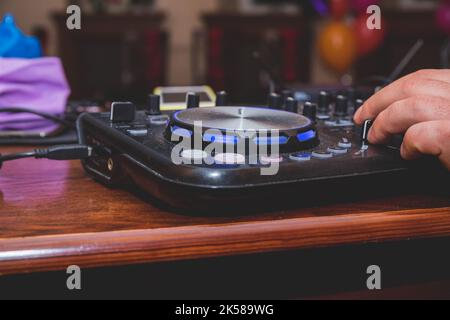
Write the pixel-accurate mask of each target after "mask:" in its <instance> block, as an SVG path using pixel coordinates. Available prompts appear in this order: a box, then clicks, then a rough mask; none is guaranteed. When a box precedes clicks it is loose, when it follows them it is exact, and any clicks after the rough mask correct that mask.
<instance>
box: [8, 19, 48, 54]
mask: <svg viewBox="0 0 450 320" xmlns="http://www.w3.org/2000/svg"><path fill="white" fill-rule="evenodd" d="M0 57H1V58H25V59H32V58H40V57H42V49H41V44H40V43H39V40H38V39H37V38H35V37H30V36H26V35H24V34H23V33H22V31H20V29H19V28H18V27H17V26H16V23H15V21H14V17H13V16H12V15H11V14H6V15H5V16H4V17H3V20H2V22H1V23H0Z"/></svg>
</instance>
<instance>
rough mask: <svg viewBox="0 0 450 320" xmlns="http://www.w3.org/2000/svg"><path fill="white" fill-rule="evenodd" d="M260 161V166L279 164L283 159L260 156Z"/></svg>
mask: <svg viewBox="0 0 450 320" xmlns="http://www.w3.org/2000/svg"><path fill="white" fill-rule="evenodd" d="M260 161H261V163H262V164H271V163H281V162H283V157H281V156H261V158H260Z"/></svg>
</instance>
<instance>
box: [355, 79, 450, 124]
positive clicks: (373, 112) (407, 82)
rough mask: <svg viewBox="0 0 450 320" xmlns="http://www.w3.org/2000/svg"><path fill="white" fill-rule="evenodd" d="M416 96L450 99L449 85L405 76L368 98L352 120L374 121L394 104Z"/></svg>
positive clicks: (360, 122)
mask: <svg viewBox="0 0 450 320" xmlns="http://www.w3.org/2000/svg"><path fill="white" fill-rule="evenodd" d="M418 95H419V96H420V95H422V96H432V97H441V98H446V99H450V83H448V82H444V81H440V80H435V79H427V78H422V77H420V76H417V75H409V76H406V77H404V78H401V79H400V80H398V81H396V82H394V83H392V84H390V85H388V86H387V87H385V88H383V89H381V90H380V91H379V92H377V93H376V94H374V95H373V96H372V97H370V98H369V99H368V100H367V101H366V103H365V104H364V105H363V106H362V107H361V108H360V109H359V110H358V112H357V113H356V114H355V117H354V120H355V122H356V123H357V124H362V123H363V122H364V121H365V120H367V119H375V118H376V117H377V116H378V114H380V113H381V112H382V111H383V110H385V109H386V108H387V107H389V106H390V105H391V104H393V103H394V102H396V101H399V100H404V99H407V98H409V97H411V96H418Z"/></svg>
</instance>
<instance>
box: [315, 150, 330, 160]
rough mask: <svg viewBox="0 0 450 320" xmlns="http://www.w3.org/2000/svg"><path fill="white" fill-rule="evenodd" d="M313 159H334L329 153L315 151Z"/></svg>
mask: <svg viewBox="0 0 450 320" xmlns="http://www.w3.org/2000/svg"><path fill="white" fill-rule="evenodd" d="M312 157H313V158H316V159H330V158H333V154H332V153H331V152H328V151H314V152H313V153H312Z"/></svg>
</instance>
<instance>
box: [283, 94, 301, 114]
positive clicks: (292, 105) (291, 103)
mask: <svg viewBox="0 0 450 320" xmlns="http://www.w3.org/2000/svg"><path fill="white" fill-rule="evenodd" d="M284 105H285V109H286V111H287V112H293V113H297V112H298V101H297V100H295V99H294V98H292V97H288V98H287V99H286V101H285V103H284Z"/></svg>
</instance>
